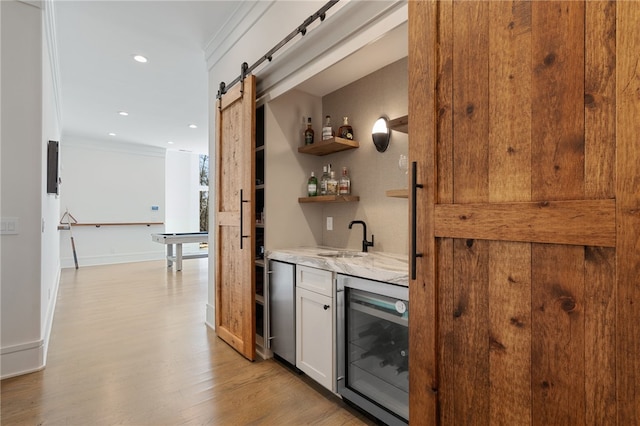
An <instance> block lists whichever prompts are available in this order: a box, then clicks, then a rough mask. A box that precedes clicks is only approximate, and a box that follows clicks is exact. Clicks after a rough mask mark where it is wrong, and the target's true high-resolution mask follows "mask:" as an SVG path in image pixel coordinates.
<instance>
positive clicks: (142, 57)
mask: <svg viewBox="0 0 640 426" xmlns="http://www.w3.org/2000/svg"><path fill="white" fill-rule="evenodd" d="M133 59H134V60H135V61H137V62H140V63H142V64H145V63H146V62H147V58H146V57H144V56H142V55H135V56H134V57H133Z"/></svg>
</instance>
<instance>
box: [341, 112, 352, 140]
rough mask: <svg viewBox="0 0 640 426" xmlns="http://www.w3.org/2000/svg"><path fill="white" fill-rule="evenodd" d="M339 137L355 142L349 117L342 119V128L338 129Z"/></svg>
mask: <svg viewBox="0 0 640 426" xmlns="http://www.w3.org/2000/svg"><path fill="white" fill-rule="evenodd" d="M338 136H340V137H341V138H343V139H349V140H353V128H352V127H351V125H349V117H343V118H342V126H340V128H339V129H338Z"/></svg>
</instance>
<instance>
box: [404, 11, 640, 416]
mask: <svg viewBox="0 0 640 426" xmlns="http://www.w3.org/2000/svg"><path fill="white" fill-rule="evenodd" d="M409 44H410V48H409V69H410V72H409V73H410V74H409V87H410V94H409V122H410V128H409V140H410V142H411V143H410V148H409V156H410V160H411V161H415V162H416V166H417V175H416V182H417V183H418V184H421V185H422V187H420V188H417V189H416V190H415V194H416V195H415V196H414V195H413V193H412V192H413V191H410V193H411V195H410V202H411V203H413V202H416V212H417V213H416V228H417V229H416V231H417V232H416V249H417V250H416V251H417V252H419V253H420V254H421V255H422V256H421V257H416V258H415V266H416V268H417V274H416V278H415V279H413V280H411V281H410V294H409V297H410V301H411V305H412V312H411V318H410V353H411V358H410V362H411V363H410V368H409V371H410V419H411V421H412V422H413V421H415V422H417V423H418V424H423V423H424V424H437V423H442V424H486V425H489V424H509V425H519V424H524V425H528V424H544V425H550V424H562V425H569V424H571V425H576V424H620V425H623V424H624V425H626V424H640V309H638V306H640V213H639V212H640V191H639V189H638V188H640V139H639V136H638V135H640V67H639V66H638V63H640V50H638V46H640V2H626V1H622V2H618V3H616V2H609V1H602V2H599V1H533V2H531V1H496V2H492V1H451V0H446V1H430V0H426V1H412V2H409Z"/></svg>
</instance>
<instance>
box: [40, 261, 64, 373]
mask: <svg viewBox="0 0 640 426" xmlns="http://www.w3.org/2000/svg"><path fill="white" fill-rule="evenodd" d="M57 270H58V276H57V277H56V281H55V284H54V288H53V291H52V292H51V293H52V295H51V298H50V299H49V306H48V311H47V317H46V321H45V323H44V330H43V333H42V334H43V335H44V339H43V340H44V352H43V363H42V364H43V366H45V365H47V354H48V353H49V342H50V341H51V329H52V328H53V316H54V315H55V313H56V303H57V302H58V290H59V289H60V272H61V268H60V263H58V268H57Z"/></svg>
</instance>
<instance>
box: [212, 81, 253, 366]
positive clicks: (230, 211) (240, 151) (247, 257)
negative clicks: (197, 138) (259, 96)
mask: <svg viewBox="0 0 640 426" xmlns="http://www.w3.org/2000/svg"><path fill="white" fill-rule="evenodd" d="M255 102H256V101H255V77H254V76H248V77H246V78H245V81H244V83H238V84H236V85H235V86H234V87H233V88H232V89H231V90H230V91H229V93H227V94H225V95H223V96H222V98H221V99H220V100H219V101H218V104H217V107H218V110H217V122H216V125H217V128H216V182H215V188H216V189H215V192H214V194H215V206H216V207H215V209H216V210H215V212H216V218H215V243H216V244H215V261H216V265H215V266H216V268H215V269H216V274H215V288H216V334H217V335H218V337H220V338H221V339H222V340H224V341H225V342H227V343H228V344H229V345H231V346H232V347H233V348H234V349H236V350H237V351H238V352H240V353H241V354H242V355H243V356H245V357H246V358H248V359H250V360H253V359H254V358H255V342H256V332H255V330H256V322H255V282H254V273H255V270H254V264H253V259H254V255H253V254H254V252H255V250H254V249H255V247H254V245H255V242H254V238H253V237H254V233H253V217H254V214H253V213H254V208H253V194H254V190H253V189H254V186H253V185H254V179H253V177H254V173H255V172H254V155H253V150H254V146H255V111H256V108H255Z"/></svg>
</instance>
